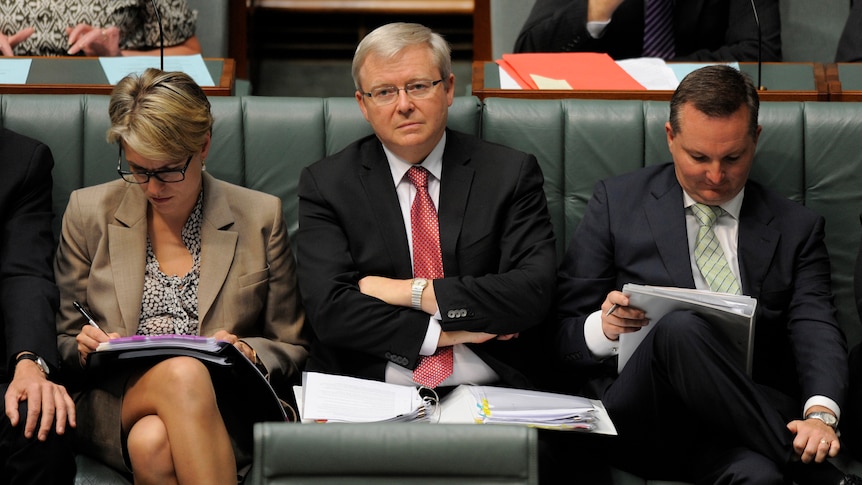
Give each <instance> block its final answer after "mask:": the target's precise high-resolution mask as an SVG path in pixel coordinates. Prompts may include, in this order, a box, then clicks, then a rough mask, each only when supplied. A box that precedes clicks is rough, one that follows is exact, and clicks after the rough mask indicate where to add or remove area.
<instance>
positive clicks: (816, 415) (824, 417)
mask: <svg viewBox="0 0 862 485" xmlns="http://www.w3.org/2000/svg"><path fill="white" fill-rule="evenodd" d="M812 418H813V419H819V420H820V421H823V422H824V423H826V424H827V425H829V427H831V428H832V429H835V428H837V427H838V418H836V417H835V416H834V415H833V414H832V413H827V412H823V411H816V412H813V413H808V414H806V415H805V419H812Z"/></svg>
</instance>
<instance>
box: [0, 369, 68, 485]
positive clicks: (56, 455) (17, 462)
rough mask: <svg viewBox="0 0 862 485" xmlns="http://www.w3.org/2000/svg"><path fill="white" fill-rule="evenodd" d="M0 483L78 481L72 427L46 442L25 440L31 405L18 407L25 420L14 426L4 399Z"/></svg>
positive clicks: (0, 405)
mask: <svg viewBox="0 0 862 485" xmlns="http://www.w3.org/2000/svg"><path fill="white" fill-rule="evenodd" d="M6 388H7V385H6V384H2V385H0V397H2V396H5V395H6ZM0 409H2V410H3V412H2V415H0V484H4V485H5V484H9V485H24V484H33V485H37V484H38V485H42V484H45V485H48V484H61V483H62V484H70V483H73V482H74V479H75V472H76V468H75V456H74V454H73V450H72V436H71V435H70V433H71V432H72V431H73V430H72V428H70V427H68V426H67V427H66V430H67V431H66V434H64V435H63V436H59V435H57V434H56V433H54V432H52V433H50V434H49V435H48V439H47V440H46V441H39V440H37V439H36V437H35V433H34V436H33V438H30V439H27V438H25V437H24V420H25V419H26V417H27V403H26V402H22V403H21V404H20V405H19V406H18V413H19V414H20V416H21V419H20V421H19V423H18V426H15V427H13V426H12V425H11V423H10V422H9V418H7V417H6V409H5V403H4V401H3V400H2V399H0Z"/></svg>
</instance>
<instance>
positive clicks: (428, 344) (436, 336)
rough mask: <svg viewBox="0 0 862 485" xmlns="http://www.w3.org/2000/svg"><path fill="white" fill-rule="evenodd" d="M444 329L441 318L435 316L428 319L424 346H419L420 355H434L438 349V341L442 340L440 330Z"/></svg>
mask: <svg viewBox="0 0 862 485" xmlns="http://www.w3.org/2000/svg"><path fill="white" fill-rule="evenodd" d="M442 331H443V327H441V326H440V320H438V319H437V318H434V317H433V316H432V317H431V318H429V319H428V330H427V331H426V332H425V340H423V341H422V347H420V348H419V355H432V354H434V352H436V351H437V343H438V342H439V341H440V332H442Z"/></svg>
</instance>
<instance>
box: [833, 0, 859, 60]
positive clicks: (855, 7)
mask: <svg viewBox="0 0 862 485" xmlns="http://www.w3.org/2000/svg"><path fill="white" fill-rule="evenodd" d="M859 61H862V0H855V1H854V2H853V3H852V5H851V6H850V15H849V16H848V17H847V22H846V23H845V24H844V30H843V31H842V32H841V38H840V39H838V50H837V51H836V53H835V62H859Z"/></svg>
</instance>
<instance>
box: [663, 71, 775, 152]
mask: <svg viewBox="0 0 862 485" xmlns="http://www.w3.org/2000/svg"><path fill="white" fill-rule="evenodd" d="M686 103H691V104H692V105H694V107H695V108H696V109H697V110H698V111H700V112H701V113H703V114H705V115H707V116H709V117H715V118H723V117H727V116H730V115H732V114H733V113H736V112H737V111H738V110H739V108H740V107H741V106H743V105H745V106H747V107H748V113H749V116H750V123H749V130H748V131H749V133H750V134H751V136H752V137H754V136H756V135H757V116H758V112H759V110H760V98H759V97H758V96H757V88H756V87H755V86H754V83H753V82H752V81H751V78H750V77H748V75H746V74H745V73H743V72H740V71H739V70H738V69H735V68H733V67H730V66H726V65H721V64H719V65H713V66H706V67H702V68H700V69H697V70H696V71H692V72H691V73H689V74H688V75H687V76H686V77H685V78H684V79H683V80H682V82H680V83H679V86H678V87H677V88H676V91H674V93H673V97H672V98H671V100H670V120H669V121H670V126H671V128H672V129H673V131H674V133H678V132H679V129H680V126H679V111H680V109H681V108H682V106H683V105H684V104H686Z"/></svg>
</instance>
